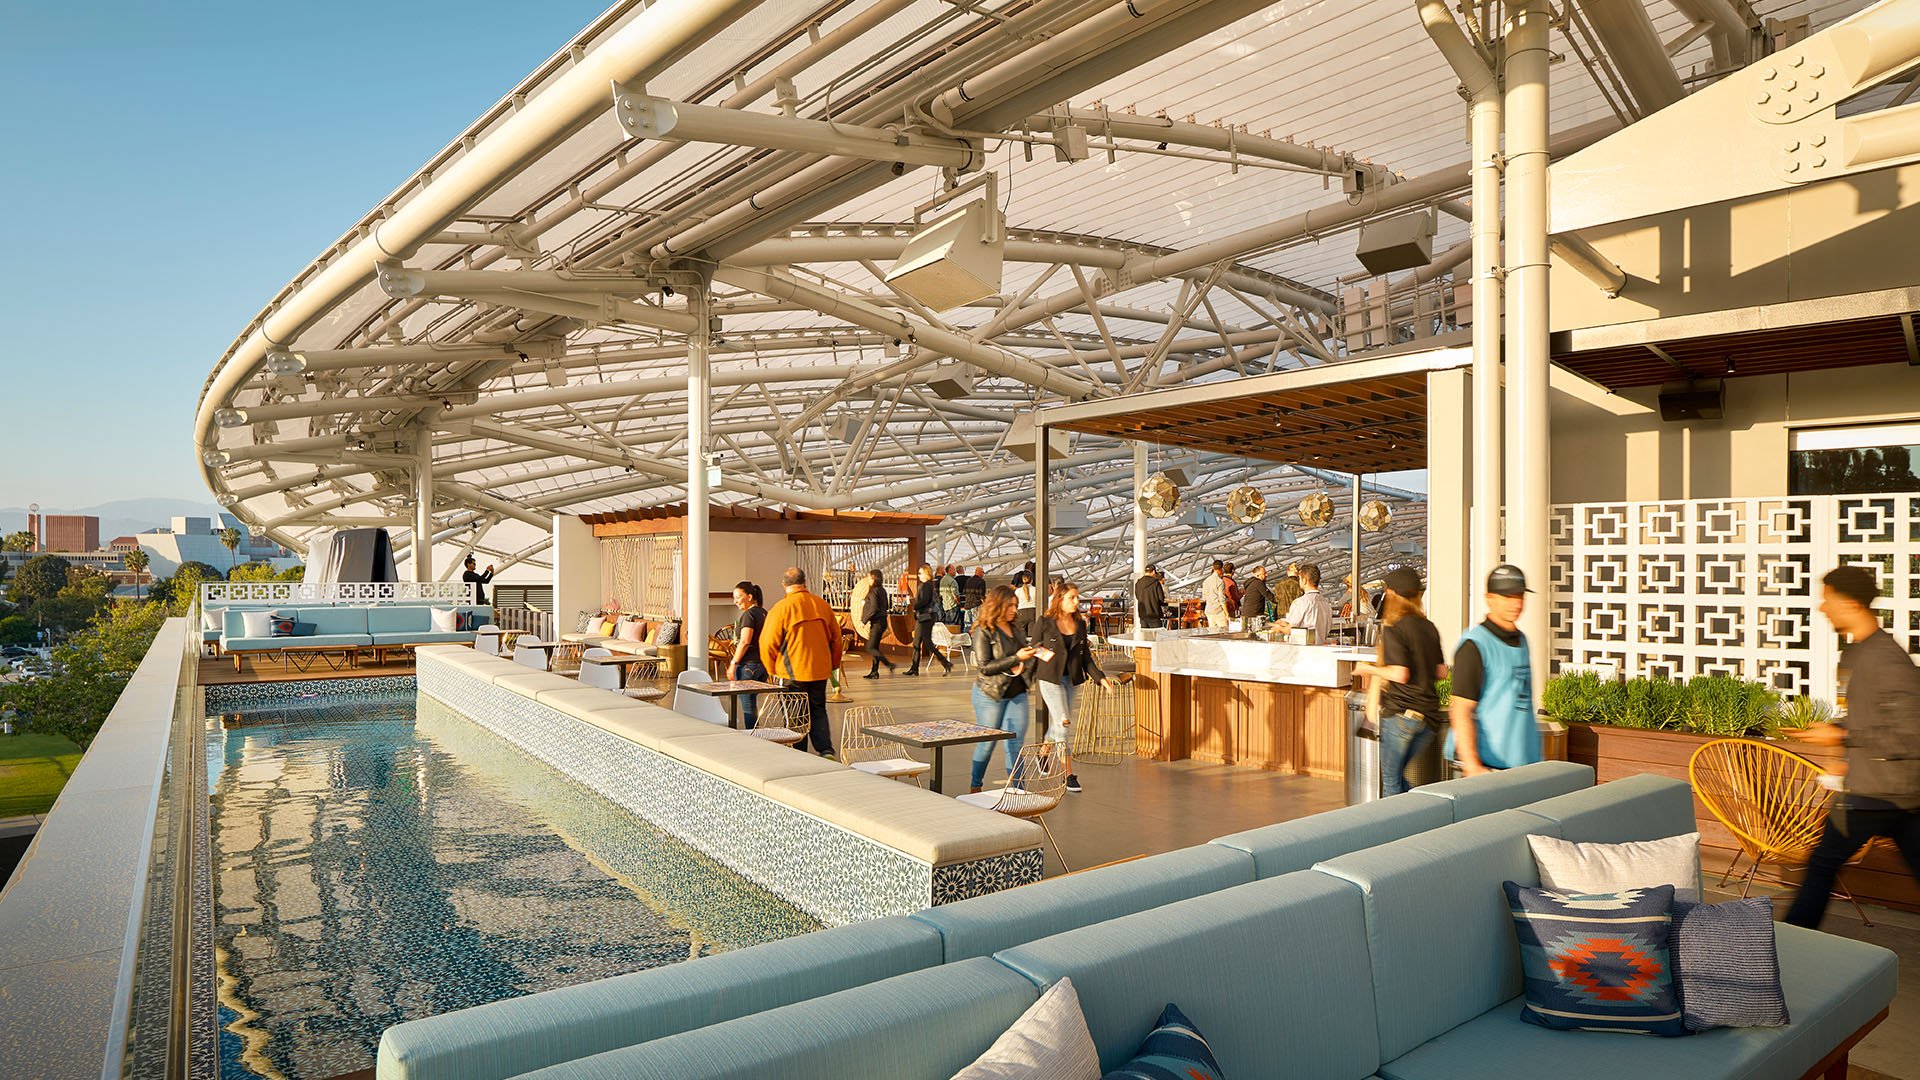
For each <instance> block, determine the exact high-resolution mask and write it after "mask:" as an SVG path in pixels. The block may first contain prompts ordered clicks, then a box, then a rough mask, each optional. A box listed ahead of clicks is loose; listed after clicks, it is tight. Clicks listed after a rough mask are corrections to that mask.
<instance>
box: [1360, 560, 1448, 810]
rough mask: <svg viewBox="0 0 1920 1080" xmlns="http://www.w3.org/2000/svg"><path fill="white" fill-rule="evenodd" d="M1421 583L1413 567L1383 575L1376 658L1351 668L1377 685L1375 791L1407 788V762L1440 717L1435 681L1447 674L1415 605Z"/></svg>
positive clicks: (1430, 628)
mask: <svg viewBox="0 0 1920 1080" xmlns="http://www.w3.org/2000/svg"><path fill="white" fill-rule="evenodd" d="M1425 593H1426V586H1424V585H1422V584H1421V582H1420V574H1419V572H1418V571H1415V570H1412V569H1409V568H1407V567H1404V566H1403V567H1401V568H1400V569H1398V570H1395V571H1394V572H1393V573H1391V574H1388V575H1387V580H1386V598H1387V599H1386V607H1385V615H1384V621H1385V629H1384V630H1382V632H1381V634H1380V662H1379V663H1377V664H1356V665H1354V669H1353V670H1354V673H1355V674H1358V675H1371V676H1373V677H1375V678H1377V679H1379V680H1380V681H1381V687H1380V793H1381V794H1382V795H1398V794H1400V793H1401V792H1403V791H1406V790H1407V788H1408V784H1407V776H1406V773H1407V763H1408V762H1409V761H1413V760H1415V759H1417V758H1418V757H1420V755H1421V752H1422V751H1424V750H1426V749H1427V748H1428V747H1431V746H1432V745H1433V739H1434V736H1435V734H1436V733H1437V732H1438V731H1439V730H1440V728H1442V727H1444V726H1445V724H1446V722H1445V721H1444V720H1442V719H1441V716H1440V697H1439V694H1438V692H1437V691H1436V689H1435V685H1436V684H1437V683H1438V682H1439V681H1440V680H1441V679H1443V678H1445V677H1446V674H1447V663H1446V653H1445V651H1443V649H1442V647H1441V645H1440V631H1439V630H1437V629H1435V628H1434V625H1433V623H1432V622H1431V621H1429V620H1428V619H1427V615H1426V612H1425V611H1424V610H1423V609H1422V608H1421V606H1420V597H1421V596H1422V595H1424V594H1425Z"/></svg>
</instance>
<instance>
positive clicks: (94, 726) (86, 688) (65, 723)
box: [0, 604, 167, 749]
mask: <svg viewBox="0 0 1920 1080" xmlns="http://www.w3.org/2000/svg"><path fill="white" fill-rule="evenodd" d="M166 617H167V612H166V609H165V608H163V607H161V606H160V605H159V604H116V605H114V606H113V607H111V608H108V609H107V610H106V611H104V612H103V613H102V614H101V615H100V616H99V617H98V618H96V619H95V620H94V622H93V623H92V625H90V626H88V627H87V628H86V629H85V630H82V631H80V632H79V633H77V634H75V635H73V637H72V639H71V640H69V641H68V642H67V643H66V644H65V645H62V646H60V647H59V648H57V649H55V650H54V651H53V669H54V672H55V674H53V675H52V676H50V677H48V678H45V679H38V680H35V681H33V682H30V683H17V684H15V685H12V686H6V687H0V711H4V710H5V709H6V708H8V707H11V708H13V709H15V710H17V712H18V714H19V716H20V718H21V720H22V722H24V723H25V724H26V726H27V729H28V730H30V731H35V732H39V733H42V734H49V735H60V736H63V737H65V738H68V739H71V740H72V741H73V742H74V743H76V744H78V745H79V746H80V747H81V748H82V749H85V748H86V746H87V744H88V743H91V742H92V741H93V737H94V735H95V734H97V733H98V732H99V730H100V725H101V724H103V723H105V722H106V719H107V713H109V712H111V711H112V709H113V703H114V702H116V701H118V700H119V699H120V692H121V691H122V690H124V689H126V686H127V680H128V679H129V678H131V677H132V676H133V671H134V669H135V668H137V667H139V666H140V660H141V658H142V657H144V656H145V655H146V654H147V649H148V648H149V647H151V646H152V644H153V638H154V635H155V634H157V633H159V632H160V624H161V623H162V622H164V621H165V620H166ZM0 626H4V623H0Z"/></svg>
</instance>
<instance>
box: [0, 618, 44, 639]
mask: <svg viewBox="0 0 1920 1080" xmlns="http://www.w3.org/2000/svg"><path fill="white" fill-rule="evenodd" d="M39 636H40V634H39V630H38V628H36V627H35V626H34V625H33V620H32V619H29V618H27V617H26V616H25V615H9V616H7V617H6V618H4V619H0V645H31V644H33V642H34V640H35V639H36V638H38V637H39Z"/></svg>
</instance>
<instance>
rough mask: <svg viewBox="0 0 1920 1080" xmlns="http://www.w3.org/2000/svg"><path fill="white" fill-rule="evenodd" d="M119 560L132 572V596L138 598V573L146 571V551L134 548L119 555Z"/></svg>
mask: <svg viewBox="0 0 1920 1080" xmlns="http://www.w3.org/2000/svg"><path fill="white" fill-rule="evenodd" d="M120 562H121V563H122V564H123V565H125V566H126V568H127V569H128V570H130V571H132V572H133V598H134V600H136V601H137V600H139V599H140V575H141V574H144V573H146V572H147V553H146V551H145V550H144V549H141V548H134V549H133V550H132V551H129V552H127V553H126V554H125V555H123V556H121V557H120Z"/></svg>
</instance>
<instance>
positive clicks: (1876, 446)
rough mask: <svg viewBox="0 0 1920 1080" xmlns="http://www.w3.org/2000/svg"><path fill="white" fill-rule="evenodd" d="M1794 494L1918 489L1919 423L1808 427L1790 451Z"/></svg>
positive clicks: (1789, 473) (1790, 481)
mask: <svg viewBox="0 0 1920 1080" xmlns="http://www.w3.org/2000/svg"><path fill="white" fill-rule="evenodd" d="M1787 490H1788V493H1789V494H1792V495H1859V494H1864V493H1868V492H1876V491H1920V424H1910V423H1909V424H1872V425H1857V426H1852V427H1840V428H1807V429H1803V430H1799V431H1795V432H1794V433H1793V442H1792V449H1791V450H1790V451H1789V452H1788V454H1787Z"/></svg>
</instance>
